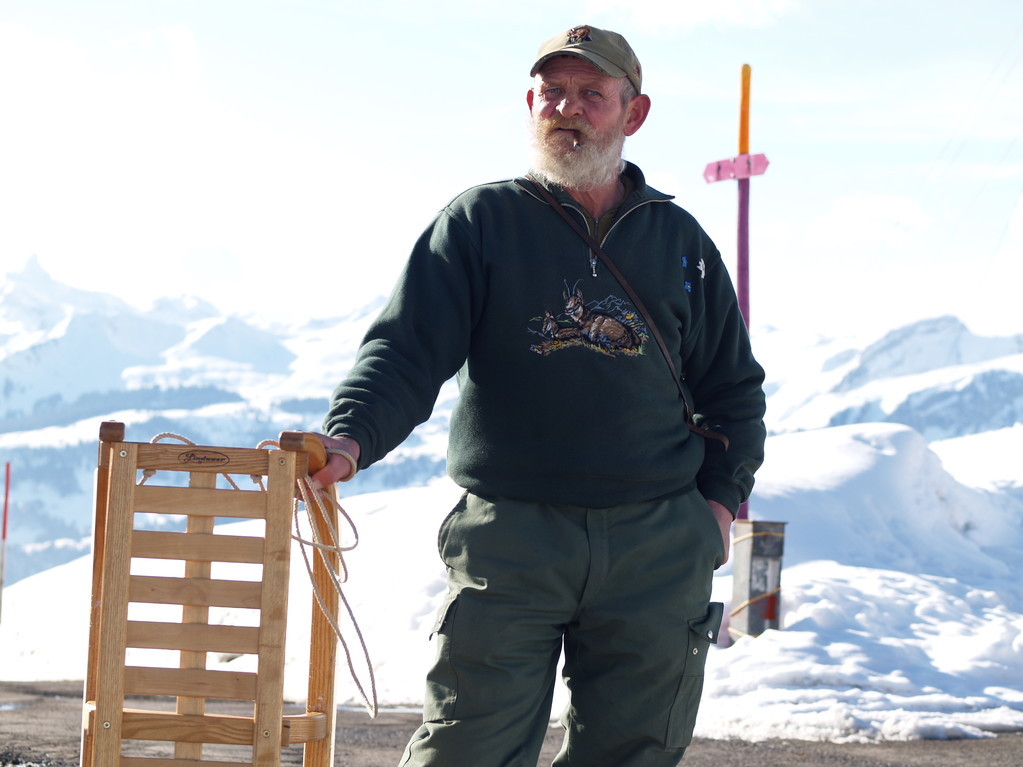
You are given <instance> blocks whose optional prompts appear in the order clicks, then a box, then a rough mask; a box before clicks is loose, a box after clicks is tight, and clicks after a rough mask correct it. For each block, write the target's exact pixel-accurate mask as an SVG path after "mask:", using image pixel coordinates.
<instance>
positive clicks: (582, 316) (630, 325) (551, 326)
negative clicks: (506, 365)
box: [530, 281, 646, 356]
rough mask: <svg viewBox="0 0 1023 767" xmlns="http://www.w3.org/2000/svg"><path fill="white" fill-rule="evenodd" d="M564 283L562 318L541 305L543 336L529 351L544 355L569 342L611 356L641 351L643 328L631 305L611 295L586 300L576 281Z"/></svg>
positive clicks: (541, 330)
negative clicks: (590, 301) (589, 302)
mask: <svg viewBox="0 0 1023 767" xmlns="http://www.w3.org/2000/svg"><path fill="white" fill-rule="evenodd" d="M564 285H565V289H564V291H563V292H562V298H563V299H564V301H565V303H564V305H563V307H562V316H564V317H565V320H564V322H561V321H559V320H558V317H557V316H555V314H554V312H552V311H550V310H549V309H545V310H544V316H543V319H542V320H541V322H540V331H539V335H540V336H542V337H543V339H544V340H543V341H541V342H540V343H538V344H534V345H533V346H531V347H530V349H531V350H532V351H534V352H536V353H537V354H542V355H544V356H546V355H548V354H550V353H551V352H553V351H557V350H559V349H563V348H567V347H569V346H585V347H587V348H589V349H593V350H595V351H599V352H602V353H604V354H609V355H612V356H615V355H622V354H639V353H641V350H642V347H643V342H644V341H645V340H646V328H645V327H643V325H642V323H640V322H639V321H638V318H637V316H636V313H635V311H633V310H631V307H629V306H628V305H627V304H626V303H625V302H624V301H622V300H621V299H619V298H616V297H615V296H608V297H607V298H605V299H604V300H603V301H599V302H594V303H591V304H587V303H586V301H585V299H584V298H583V292H582V289H581V288H580V287H579V283H578V282H576V284H575V285H574V286H573V287H572V288H569V287H568V282H567V281H566V282H565V283H564ZM531 332H533V333H536V332H537V331H535V330H534V331H531Z"/></svg>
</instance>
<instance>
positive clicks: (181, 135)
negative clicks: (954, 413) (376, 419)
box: [0, 0, 1023, 334]
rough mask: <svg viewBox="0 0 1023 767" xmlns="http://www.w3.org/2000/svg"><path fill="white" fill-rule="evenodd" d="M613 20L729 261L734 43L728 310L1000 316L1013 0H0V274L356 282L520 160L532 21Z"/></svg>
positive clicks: (637, 151)
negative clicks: (740, 199)
mask: <svg viewBox="0 0 1023 767" xmlns="http://www.w3.org/2000/svg"><path fill="white" fill-rule="evenodd" d="M578 24H591V25H594V26H598V27H603V28H609V29H613V30H616V31H619V32H621V33H623V34H624V35H625V36H626V37H627V38H628V39H629V41H630V42H631V43H632V46H633V48H634V49H635V50H636V52H637V54H638V56H639V59H640V61H641V62H642V63H643V66H644V70H645V79H644V90H645V91H646V92H647V93H648V94H649V95H650V97H651V99H652V102H653V109H652V112H651V115H650V118H649V119H648V121H647V123H646V124H645V125H644V126H643V128H642V129H641V130H640V132H639V133H638V134H637V135H636V136H634V137H632V138H630V139H629V141H628V142H627V144H626V157H627V158H628V159H630V160H632V161H634V162H636V163H637V164H638V165H639V166H640V167H641V168H642V169H643V170H644V172H645V173H646V175H647V179H648V181H649V182H650V183H651V184H652V185H653V186H655V187H657V188H658V189H661V190H662V191H665V192H668V193H671V194H674V195H676V198H677V201H678V202H679V204H680V205H682V206H683V207H685V208H686V209H688V210H689V211H690V212H692V213H693V214H694V215H695V216H696V217H697V219H699V220H700V221H701V223H702V224H703V226H704V227H705V228H706V229H707V231H708V232H709V233H710V235H711V236H712V237H713V238H714V240H715V242H716V243H717V244H718V246H719V248H720V249H721V252H722V255H723V257H724V258H725V262H726V264H728V265H729V268H730V269H732V270H733V271H734V264H735V258H736V231H735V230H736V207H737V206H736V189H735V186H736V185H735V182H732V181H728V182H721V183H716V184H707V183H706V182H705V181H704V180H703V176H702V174H703V168H704V166H705V165H706V164H707V163H709V162H712V161H715V160H719V159H724V158H730V157H732V156H734V155H736V154H737V153H738V147H737V140H738V137H737V134H738V112H739V96H740V72H741V67H742V65H743V64H744V63H748V64H750V65H751V67H752V72H753V74H752V95H751V112H750V149H751V152H753V153H764V154H766V155H767V157H768V159H769V160H770V166H769V168H768V169H767V172H766V173H765V174H764V175H763V176H759V177H756V178H755V179H754V180H753V181H752V184H751V187H752V189H751V202H750V232H751V234H750V273H751V278H750V279H751V283H750V290H751V314H752V322H753V326H754V329H755V328H756V327H757V326H758V325H765V326H773V327H777V328H786V327H799V328H801V329H804V330H805V329H806V328H808V327H809V328H813V329H817V330H819V331H820V332H821V333H824V334H861V333H868V334H873V333H877V332H880V331H883V330H884V329H888V328H891V327H894V326H896V325H899V324H903V323H905V322H910V321H914V320H917V319H923V318H927V317H934V316H938V315H943V314H955V315H957V316H959V317H960V318H961V319H962V320H963V321H964V322H966V323H967V325H968V326H969V327H970V328H971V329H972V330H974V331H975V332H978V333H984V334H996V333H997V334H1002V333H1005V332H1023V312H1020V311H1019V310H1018V309H1017V306H1018V302H1017V299H1016V294H1017V291H1018V286H1019V285H1020V284H1021V283H1023V144H1021V142H1020V141H1019V137H1020V131H1021V129H1023V65H1021V58H1023V4H1021V3H1019V2H1017V1H1016V0H978V1H977V2H972V3H968V4H967V3H961V2H959V1H958V0H856V1H855V2H853V1H852V0H833V1H832V0H647V1H644V0H633V1H632V2H615V1H612V0H590V1H589V2H559V3H550V2H538V1H537V0H523V1H522V2H515V3H509V2H490V1H489V0H435V1H434V2H431V3H421V2H419V1H418V0H408V1H405V0H378V1H377V2H372V3H365V2H329V1H328V0H173V1H171V0H144V1H141V2H140V1H139V0H121V1H117V0H92V1H91V2H89V3H80V2H75V1H74V0H0V104H2V105H3V119H0V274H5V273H8V272H10V271H17V270H20V269H22V268H23V267H24V265H25V264H26V263H27V261H28V260H29V259H31V258H36V259H38V261H39V263H40V264H41V265H42V267H43V268H44V269H46V270H47V271H49V272H50V273H51V274H53V275H54V276H55V277H56V278H57V279H59V280H60V281H62V282H66V283H68V284H71V285H74V286H76V287H81V288H84V289H89V290H103V291H108V292H112V293H115V294H117V295H119V296H121V297H122V298H124V299H125V300H127V301H129V302H130V303H133V304H136V305H138V306H143V307H144V306H147V305H148V304H150V303H151V302H152V301H153V300H155V299H156V298H159V297H162V296H167V295H179V294H191V295H198V296H200V297H203V298H206V299H207V300H209V301H211V302H212V303H214V304H215V305H216V306H218V307H219V308H221V309H222V310H224V311H227V312H233V313H235V312H236V313H243V314H252V315H256V316H259V317H261V318H263V319H264V320H265V321H267V322H278V321H281V322H291V321H297V320H302V319H305V318H310V317H331V316H342V315H345V314H347V313H348V312H349V311H350V310H351V309H352V308H356V307H358V306H361V305H363V304H364V303H365V302H366V301H367V300H368V299H369V298H372V297H375V296H377V295H381V294H385V293H387V292H388V291H389V289H390V287H391V284H392V283H393V281H394V279H395V277H396V276H397V274H398V272H399V271H400V269H401V266H402V264H403V262H404V259H405V258H406V256H407V254H408V252H409V250H410V248H411V247H412V245H413V243H414V241H415V239H416V237H417V236H418V235H419V234H420V232H421V231H422V230H423V228H424V227H425V226H426V225H428V223H429V222H430V220H431V219H432V217H433V216H434V215H435V214H436V212H437V211H438V210H439V209H440V208H441V207H442V206H443V205H444V204H445V203H446V202H447V201H448V200H450V199H451V198H452V197H454V196H455V195H457V194H458V193H460V192H461V191H462V190H464V189H466V188H467V187H469V186H471V185H473V184H476V183H481V182H484V181H490V180H494V179H499V178H509V177H512V176H514V175H517V174H519V173H521V172H523V171H524V170H525V169H526V167H527V165H528V157H529V155H528V149H527V143H528V141H527V133H526V122H527V110H526V105H525V93H526V90H527V89H528V88H529V87H530V82H531V81H530V78H529V75H528V72H529V68H530V67H531V65H532V62H533V60H534V58H535V52H536V50H537V49H538V47H539V45H540V43H541V42H543V41H544V40H546V39H547V38H549V37H551V36H553V35H554V34H556V33H558V32H560V31H563V30H565V29H567V28H569V27H572V26H576V25H578Z"/></svg>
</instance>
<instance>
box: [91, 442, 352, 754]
mask: <svg viewBox="0 0 1023 767" xmlns="http://www.w3.org/2000/svg"><path fill="white" fill-rule="evenodd" d="M280 448H281V449H280V450H263V449H245V448H226V447H205V446H202V447H200V446H194V445H181V444H150V443H137V442H125V441H124V425H123V424H120V423H116V422H106V423H104V424H103V425H102V427H101V429H100V445H99V468H98V477H97V485H96V517H95V529H94V549H93V582H92V614H91V624H90V629H89V656H88V669H87V673H86V679H85V695H84V698H85V700H84V712H83V723H82V761H81V764H82V767H187V766H192V767H227V765H231V766H232V767H236V765H239V764H247V765H257V766H258V767H271V766H274V767H276V765H280V764H281V748H282V747H284V746H289V745H295V744H304V753H303V764H304V765H305V766H306V767H332V765H333V763H334V728H335V718H336V710H335V704H334V668H335V660H336V651H337V636H336V635H335V633H334V630H333V628H332V627H331V625H330V623H329V621H328V620H327V619H326V618H325V617H324V615H323V612H322V611H321V610H320V609H318V608H317V606H316V605H314V606H313V611H312V614H313V618H312V628H311V642H310V645H311V647H310V665H309V687H308V698H307V701H308V702H307V705H306V710H305V713H298V714H295V715H285V714H284V700H283V683H284V649H285V634H286V620H287V612H288V579H289V565H290V550H291V525H292V519H293V516H292V515H293V509H294V506H293V504H294V498H295V487H296V479H297V478H300V477H304V476H305V475H306V474H308V473H309V472H310V469H312V470H313V471H315V470H316V469H318V468H319V467H320V466H322V465H323V463H324V462H325V454H324V452H323V447H322V445H321V444H320V442H319V440H318V439H317V438H316V437H314V436H313V435H310V434H304V433H301V432H284V433H282V434H281V438H280ZM150 470H155V471H156V474H155V475H152V476H150V477H147V478H146V479H145V481H144V483H141V482H140V478H141V477H142V476H143V475H144V473H148V472H150ZM221 474H228V475H232V476H233V475H237V476H236V477H234V478H235V479H236V481H237V484H238V485H239V486H240V487H241V486H248V487H252V488H253V489H252V490H240V489H218V487H217V477H218V475H221ZM250 476H251V477H252V478H253V479H260V480H261V485H262V487H263V488H265V489H260V488H259V487H257V486H256V484H255V483H254V482H252V481H250V480H249V477H250ZM326 506H327V507H328V509H331V510H334V509H336V507H335V506H334V505H332V504H326ZM328 513H329V514H334V515H335V516H336V511H329V512H328ZM158 517H163V518H164V519H175V520H177V521H178V524H177V527H178V528H180V520H181V519H182V517H185V519H186V523H185V524H186V529H185V531H184V532H168V531H167V530H166V527H167V526H166V525H162V526H161V525H160V524H158V523H157V524H154V520H155V519H157V518H158ZM225 517H226V518H234V519H238V520H244V519H261V520H265V533H264V534H263V536H262V537H248V536H233V535H221V534H218V535H214V534H213V525H214V520H215V518H225ZM317 524H319V525H324V526H326V525H328V524H332V525H333V526H334V529H336V528H337V520H336V519H333V520H330V521H329V522H328V521H327V520H323V519H320V520H319V522H318V523H317ZM161 528H162V529H161ZM323 532H325V530H321V533H323ZM325 539H326V536H325ZM327 557H328V561H329V559H330V557H334V558H335V559H334V561H333V562H331V563H330V564H331V566H332V567H335V568H336V567H337V561H336V557H337V555H336V553H333V552H330V553H328V554H327ZM151 559H161V560H168V559H169V560H180V564H179V565H177V566H178V567H181V568H183V577H162V576H161V577H155V576H151V575H150V576H146V575H137V574H133V567H132V563H133V562H136V563H137V564H138V563H140V562H142V560H151ZM222 562H226V563H253V564H254V565H256V566H257V567H255V568H254V569H255V571H256V572H259V571H260V568H261V580H258V581H244V580H227V579H219V578H217V577H216V570H217V569H218V567H223V566H220V565H218V564H217V563H222ZM143 564H144V562H143ZM150 564H151V563H150ZM231 566H232V565H229V566H228V567H231ZM233 566H237V565H233ZM326 567H327V566H326V565H325V564H323V563H322V562H321V561H320V559H319V558H318V557H317V559H316V561H315V566H314V582H315V583H314V586H317V587H318V589H319V592H320V593H321V595H322V598H323V599H324V600H325V605H324V607H325V608H326V609H328V610H332V611H335V612H336V610H337V593H336V591H335V590H334V589H333V588H332V587H331V581H330V576H329V575H328V573H327V571H326ZM136 569H141V568H136ZM130 604H145V605H153V604H158V605H170V606H173V607H169V608H163V607H161V608H157V609H159V610H167V611H168V612H170V613H171V614H172V615H177V614H180V620H178V621H174V620H173V618H172V622H153V621H141V620H132V619H131V616H130V615H129V613H130V609H129V605H130ZM220 607H227V608H244V610H245V611H249V613H250V614H251V612H252V611H258V621H252V620H250V621H248V624H249V625H237V626H235V625H222V624H219V623H216V622H213V623H211V622H210V621H209V617H210V609H211V608H220ZM147 609H152V608H147ZM252 624H255V625H252ZM127 648H147V649H150V650H154V649H155V650H161V651H172V653H170V654H169V655H170V658H171V659H175V656H176V659H177V661H178V662H177V665H178V667H177V668H157V667H144V666H134V665H133V666H129V665H126V661H125V651H126V649H127ZM210 653H216V654H227V655H239V656H242V655H255V656H257V661H258V662H257V663H256V664H255V667H256V668H257V669H258V671H256V672H254V673H246V672H242V671H223V670H207V668H206V666H207V656H208V654H210ZM168 665H173V663H171V664H168ZM126 696H138V697H133V698H132V701H131V702H132V705H133V706H150V705H151V707H146V708H142V707H132V708H128V707H126V706H125V699H126ZM214 701H215V703H213V704H212V705H208V704H211V702H214ZM222 701H230V702H232V704H231V705H232V706H233V709H232V710H235V711H237V710H239V709H241V710H242V711H243V713H242V714H241V715H240V714H238V713H231V714H225V713H213V712H211V708H212V709H217V707H218V704H220V703H221V702H222ZM239 702H241V703H240V704H239ZM133 741H136V742H134V743H133ZM138 741H156V742H157V743H155V744H146V743H139V742H138ZM205 744H214V745H213V746H212V747H210V748H207V747H206V746H205ZM126 745H127V748H126V747H125V746H126ZM204 750H205V751H206V752H207V754H209V753H210V752H211V751H212V752H213V755H214V756H216V758H204ZM168 752H169V753H168ZM225 757H228V758H227V760H225Z"/></svg>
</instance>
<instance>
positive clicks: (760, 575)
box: [728, 519, 785, 639]
mask: <svg viewBox="0 0 1023 767" xmlns="http://www.w3.org/2000/svg"><path fill="white" fill-rule="evenodd" d="M732 545H733V547H734V548H733V550H732V551H733V554H732V556H733V563H732V611H731V613H730V615H729V623H728V633H729V634H730V635H731V636H732V637H733V638H736V639H737V638H739V637H743V636H754V637H756V636H760V635H761V634H763V633H764V632H765V631H767V630H768V629H777V628H780V624H779V618H780V616H781V559H782V554H783V553H784V550H785V523H784V522H761V521H757V520H749V519H738V520H736V521H735V540H734V541H733V542H732Z"/></svg>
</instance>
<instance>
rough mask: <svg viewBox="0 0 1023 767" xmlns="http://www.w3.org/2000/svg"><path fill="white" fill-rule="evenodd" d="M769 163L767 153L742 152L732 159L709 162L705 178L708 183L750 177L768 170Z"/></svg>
mask: <svg viewBox="0 0 1023 767" xmlns="http://www.w3.org/2000/svg"><path fill="white" fill-rule="evenodd" d="M768 165H769V163H768V161H767V156H766V155H762V154H741V155H739V156H738V157H733V158H732V159H730V160H718V161H717V162H712V163H709V164H708V165H707V167H706V168H704V170H703V178H704V180H705V181H706V182H707V183H708V184H710V183H713V182H714V181H728V180H730V179H740V178H749V177H750V176H759V175H760V174H761V173H763V172H764V171H765V170H767V166H768Z"/></svg>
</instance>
